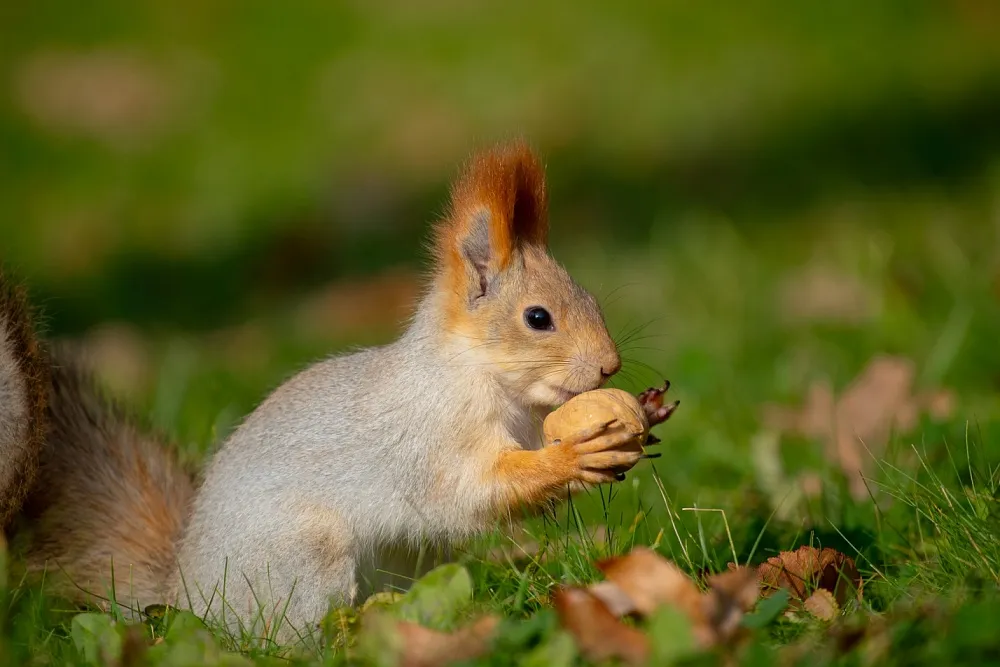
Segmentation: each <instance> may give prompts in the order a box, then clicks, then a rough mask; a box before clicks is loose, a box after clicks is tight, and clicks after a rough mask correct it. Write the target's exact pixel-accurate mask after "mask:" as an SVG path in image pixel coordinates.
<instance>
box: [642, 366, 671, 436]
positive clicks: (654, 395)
mask: <svg viewBox="0 0 1000 667" xmlns="http://www.w3.org/2000/svg"><path fill="white" fill-rule="evenodd" d="M669 389H670V380H664V381H663V387H662V388H657V387H650V388H649V389H647V390H646V391H644V392H642V393H641V394H639V404H640V405H641V406H642V409H643V411H644V412H645V413H646V419H647V420H648V421H649V426H650V428H652V427H654V426H656V425H657V424H662V423H663V422H665V421H667V420H668V419H670V415H672V414H674V411H675V410H677V406H678V405H680V404H681V402H680V401H674V402H673V403H670V404H668V405H664V404H663V395H664V394H666V393H667V390H669ZM659 442H660V439H659V438H657V437H656V436H655V435H653V434H652V433H650V434H649V437H648V438H646V444H647V445H655V444H658V443H659Z"/></svg>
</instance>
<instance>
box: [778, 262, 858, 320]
mask: <svg viewBox="0 0 1000 667" xmlns="http://www.w3.org/2000/svg"><path fill="white" fill-rule="evenodd" d="M877 308H878V302H877V299H876V295H875V294H874V293H873V292H872V291H871V290H870V289H869V288H868V286H866V285H865V284H864V283H862V282H861V281H860V280H858V279H857V278H854V277H853V276H849V275H846V274H844V273H839V272H837V271H834V270H832V269H829V268H825V267H817V266H813V267H809V268H807V269H806V270H805V271H801V272H798V273H796V274H793V275H791V276H789V277H788V278H787V280H785V282H784V284H783V285H782V287H781V290H780V299H779V309H780V312H781V315H782V316H783V317H784V318H785V319H786V320H788V321H790V322H835V323H846V324H857V323H860V322H865V321H867V320H869V319H870V318H871V317H872V316H873V315H874V314H875V313H876V311H877Z"/></svg>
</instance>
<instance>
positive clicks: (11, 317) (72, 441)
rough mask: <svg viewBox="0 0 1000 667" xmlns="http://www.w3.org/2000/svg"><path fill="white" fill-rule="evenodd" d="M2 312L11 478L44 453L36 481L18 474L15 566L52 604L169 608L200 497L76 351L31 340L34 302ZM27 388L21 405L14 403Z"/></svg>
mask: <svg viewBox="0 0 1000 667" xmlns="http://www.w3.org/2000/svg"><path fill="white" fill-rule="evenodd" d="M0 286H2V285H0ZM7 293H8V294H12V293H11V292H9V291H8V292H7ZM0 294H2V293H0ZM10 303H17V304H19V305H20V307H21V308H22V310H20V311H19V310H17V308H10V306H9V305H8V304H10ZM0 306H2V308H0V318H2V320H3V323H4V325H5V326H4V329H0V332H2V333H4V334H5V338H2V339H0V341H4V344H3V346H0V445H2V446H3V449H2V450H0V454H2V455H3V456H4V458H3V459H0V462H2V464H3V469H4V471H5V474H6V469H7V468H8V467H11V465H10V463H9V462H10V461H12V460H13V458H12V457H11V456H8V454H9V453H11V452H16V451H21V450H22V449H25V448H27V447H28V445H29V444H30V443H33V442H35V441H34V440H31V438H38V439H39V440H40V443H41V444H40V446H39V447H37V449H36V454H37V465H36V466H35V468H36V470H35V472H34V474H31V475H29V474H28V473H27V472H25V473H23V474H21V475H20V476H18V473H17V472H15V473H13V479H14V480H15V481H16V482H19V483H20V484H22V485H23V486H24V487H27V488H26V489H25V491H24V493H22V494H21V496H20V497H19V498H17V500H18V501H19V502H17V503H15V505H16V507H14V513H15V516H14V518H13V521H12V522H11V523H10V525H9V527H8V530H7V533H8V535H9V536H10V537H9V541H10V546H11V551H12V556H14V559H15V566H16V565H20V566H21V567H23V568H24V569H25V570H26V573H27V574H28V575H43V576H44V584H45V590H46V591H47V592H49V593H53V594H56V595H59V596H61V597H65V598H68V599H69V600H71V601H74V602H80V603H83V602H89V603H94V602H96V603H98V604H101V605H102V606H105V607H106V606H107V602H108V601H110V600H115V601H116V602H117V603H118V604H119V605H120V606H121V607H123V608H128V609H133V610H134V609H142V608H143V607H145V606H147V605H150V604H155V603H160V602H165V601H167V600H166V593H167V591H166V586H167V581H168V578H169V575H170V573H171V571H172V569H173V567H174V548H175V545H176V543H177V541H178V539H179V537H180V532H181V530H182V529H183V525H184V521H185V518H186V516H187V506H188V503H189V501H190V499H191V497H192V495H193V484H192V482H191V478H190V476H189V475H188V474H187V473H186V472H185V471H184V470H183V468H182V467H181V465H180V464H179V462H178V460H177V458H176V456H175V453H174V450H173V449H172V448H168V447H165V446H164V445H163V444H162V443H161V442H160V440H159V439H157V438H155V437H153V436H152V435H150V434H148V433H146V432H144V431H142V430H140V429H139V428H138V427H136V426H135V425H134V424H133V423H132V422H131V421H130V420H129V419H128V418H127V416H126V415H125V413H124V412H123V411H122V410H121V409H120V408H118V407H117V406H115V405H113V404H112V403H111V402H109V401H107V400H105V399H104V398H103V397H102V396H101V393H100V391H99V390H98V388H97V386H96V384H95V383H94V381H93V380H92V379H91V377H90V375H89V373H87V372H86V371H85V370H84V366H83V365H82V364H80V363H78V362H77V360H76V359H75V358H74V357H73V356H72V355H71V354H69V353H68V351H65V350H61V349H57V350H48V351H45V352H41V351H38V350H37V348H38V346H39V344H38V343H37V341H34V339H33V338H26V336H27V334H24V333H23V332H25V331H27V332H29V333H30V321H29V320H28V318H27V316H26V315H24V316H23V317H19V313H22V312H24V311H23V306H24V303H23V299H20V300H19V301H17V302H14V301H11V300H10V299H9V298H8V300H7V301H5V302H4V301H0ZM11 323H14V325H15V326H11ZM18 326H20V327H21V328H18ZM24 340H29V341H31V342H30V344H28V345H27V346H26V345H25V344H24V342H23V341H24ZM12 369H13V370H12ZM24 369H28V371H25V370H24ZM4 373H6V375H4ZM42 378H44V379H42ZM24 387H27V389H26V390H25V389H23V388H24ZM12 388H13V389H12ZM18 388H22V389H20V391H21V393H20V394H18V393H13V392H14V391H15V390H16V389H18ZM31 392H36V393H39V394H40V396H41V398H39V397H38V396H36V395H35V394H33V393H31ZM22 395H23V396H27V397H30V399H31V400H28V399H27V398H20V397H21V396H22ZM12 397H13V398H12ZM39 403H41V408H39V407H38V405H39ZM23 406H30V409H28V408H25V407H23ZM29 416H30V419H29V418H28V417H29ZM27 458H29V459H30V457H27ZM27 468H28V466H26V465H22V469H23V470H26V469H27ZM10 498H14V496H10ZM3 499H4V500H5V501H6V500H7V499H8V498H7V497H4V498H3ZM22 500H23V502H21V501H22ZM12 506H13V505H12ZM18 510H20V511H19V512H18ZM32 578H33V579H34V578H35V577H34V576H32ZM38 578H41V577H38Z"/></svg>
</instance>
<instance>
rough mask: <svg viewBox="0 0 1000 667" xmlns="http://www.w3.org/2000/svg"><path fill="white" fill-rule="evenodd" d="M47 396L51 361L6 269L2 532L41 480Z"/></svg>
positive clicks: (1, 353) (0, 329) (0, 382)
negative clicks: (37, 473)
mask: <svg viewBox="0 0 1000 667" xmlns="http://www.w3.org/2000/svg"><path fill="white" fill-rule="evenodd" d="M47 397H48V364H47V362H46V360H45V358H44V352H43V350H42V348H41V345H40V344H39V342H38V339H37V338H36V337H35V331H34V326H33V322H32V318H31V312H30V311H29V309H28V304H27V300H26V299H25V295H24V292H23V290H21V289H20V288H19V287H17V286H15V285H13V284H11V283H10V282H8V280H7V279H6V278H5V277H4V275H3V273H2V272H0V530H6V528H7V527H8V525H9V524H10V521H11V519H13V517H14V515H15V514H17V512H18V510H20V509H21V504H22V503H23V502H24V498H25V496H27V494H28V491H29V490H30V489H31V486H32V484H33V482H34V480H35V473H36V471H37V469H38V455H39V452H40V451H41V449H42V441H43V439H44V437H45V405H46V399H47Z"/></svg>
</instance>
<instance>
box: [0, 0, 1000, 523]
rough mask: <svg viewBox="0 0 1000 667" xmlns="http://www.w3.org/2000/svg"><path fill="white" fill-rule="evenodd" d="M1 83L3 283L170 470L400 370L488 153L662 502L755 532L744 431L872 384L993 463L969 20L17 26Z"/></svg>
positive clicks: (430, 5)
mask: <svg viewBox="0 0 1000 667" xmlns="http://www.w3.org/2000/svg"><path fill="white" fill-rule="evenodd" d="M0 82H2V89H0V90H2V93H0V156H2V161H0V203H2V212H0V247H2V249H0V256H2V259H3V261H5V262H6V263H7V265H8V266H9V268H10V269H12V270H13V271H14V272H16V273H17V274H18V275H20V276H22V277H23V278H24V279H25V281H26V282H27V283H28V284H29V285H30V288H31V291H32V293H33V294H34V296H35V297H36V299H37V300H38V302H39V303H40V304H41V305H42V306H43V307H44V309H45V312H46V315H47V320H46V322H47V326H48V328H49V330H50V332H51V333H52V335H53V336H56V337H70V338H73V339H76V340H78V341H81V342H82V343H83V344H85V345H87V346H88V348H89V350H90V352H91V355H92V358H93V359H94V363H95V365H97V366H98V367H99V369H100V371H101V373H102V375H103V376H104V378H105V380H106V381H107V382H108V383H109V385H111V386H112V388H113V389H114V390H115V391H117V392H118V393H121V394H127V395H128V396H130V397H131V399H132V400H133V402H135V403H136V404H137V405H138V407H139V408H140V409H141V411H142V412H144V413H148V414H150V415H151V419H152V421H153V422H154V423H155V424H156V425H158V426H160V427H161V428H163V429H165V430H166V431H167V432H168V433H169V434H171V435H172V436H174V437H175V438H176V439H177V441H178V443H179V446H180V447H181V448H182V449H183V450H184V451H185V452H187V453H189V454H190V455H191V456H194V457H197V456H200V454H201V453H202V452H204V451H205V449H206V448H207V447H209V446H210V445H212V444H213V443H215V442H217V440H218V438H219V437H221V436H222V435H224V434H225V432H226V431H228V429H230V428H232V426H233V425H234V424H235V423H236V421H237V420H238V419H239V417H240V416H241V415H242V414H245V413H246V412H247V411H248V410H249V409H251V408H252V407H253V405H254V404H255V403H256V402H257V401H258V400H260V399H261V398H262V397H263V396H264V394H265V393H266V392H267V390H268V389H270V388H271V387H273V386H275V385H276V384H277V383H278V382H280V381H281V380H282V379H283V378H284V377H286V376H288V375H289V374H290V373H292V372H293V371H295V370H296V369H298V368H300V367H301V366H302V365H303V364H305V363H307V362H308V361H310V360H312V359H315V358H316V357H317V356H319V355H321V354H326V353H329V352H332V351H337V350H340V349H343V348H345V347H347V346H351V345H358V344H369V343H378V342H382V341H386V340H389V339H391V337H393V336H394V335H395V334H396V333H397V332H398V331H399V322H400V321H401V319H402V318H403V317H405V315H406V313H407V308H408V304H409V303H410V301H411V299H412V295H413V293H412V290H413V285H414V282H413V281H414V277H413V276H414V273H415V272H416V271H419V270H420V267H421V263H422V262H423V260H424V258H423V256H422V253H421V251H420V249H421V240H422V239H423V238H424V233H425V231H426V226H427V223H429V222H430V221H432V220H433V219H434V218H435V217H436V216H437V215H438V214H439V213H440V212H441V211H442V210H443V205H444V202H445V196H446V191H447V183H448V181H449V179H450V178H451V177H452V175H453V174H454V172H455V169H456V167H457V166H458V164H459V163H460V162H461V161H462V160H463V159H464V158H465V157H466V156H467V155H468V153H469V152H470V151H471V150H473V149H474V148H476V147H479V146H482V145H483V144H485V143H489V142H492V141H494V140H496V139H501V138H505V137H509V136H513V135H523V136H526V137H527V138H528V139H529V140H530V141H532V142H533V143H534V144H535V145H536V146H537V147H538V149H539V150H540V151H541V152H542V154H543V155H544V156H545V159H546V162H547V165H548V170H549V175H550V187H551V206H552V214H551V218H552V225H553V248H554V253H555V255H556V256H557V257H558V258H559V259H560V260H562V261H563V262H564V263H566V264H567V265H568V267H569V268H570V269H571V271H572V272H573V273H574V274H575V275H576V276H577V277H578V279H579V280H580V282H582V283H583V284H584V285H586V286H587V287H589V288H591V289H592V290H593V291H594V292H595V293H596V294H598V296H599V297H601V299H602V301H603V302H604V304H605V307H606V311H607V316H608V320H609V323H610V325H611V327H612V329H613V330H614V332H616V333H617V334H619V335H620V336H626V334H628V333H629V332H633V334H632V340H631V342H630V343H629V344H628V345H626V346H625V347H626V348H627V349H626V357H627V358H628V362H627V363H626V369H625V370H626V372H625V373H624V374H623V376H622V378H621V379H620V384H621V385H622V386H627V387H630V388H634V389H640V388H642V387H644V386H646V385H648V384H651V383H654V382H658V381H659V378H660V377H662V376H665V377H668V378H669V379H670V380H672V381H673V383H674V387H675V388H674V389H673V390H672V393H674V394H675V395H676V396H677V397H678V398H681V400H682V402H683V406H682V409H681V410H680V411H679V412H678V414H677V415H676V416H675V418H674V419H673V420H672V421H671V423H670V425H669V426H668V427H664V431H663V434H664V438H665V440H666V442H665V445H664V446H665V447H667V448H669V449H668V450H667V451H668V452H669V457H668V458H665V459H663V460H662V461H664V462H667V463H660V464H659V467H658V470H659V473H660V475H661V476H662V477H663V479H664V482H665V484H666V485H667V487H668V488H669V489H670V491H671V493H675V494H676V497H677V498H678V502H680V503H682V504H684V505H685V506H686V505H691V504H695V503H701V504H702V505H703V506H704V505H705V504H708V505H710V506H716V507H724V508H728V509H729V510H730V511H736V510H738V509H740V508H742V509H744V510H746V511H747V512H750V511H751V510H750V509H748V508H749V506H748V505H744V504H743V503H745V502H747V501H746V497H747V494H748V493H752V491H750V490H749V489H753V488H754V482H753V481H752V480H753V472H752V453H751V445H750V443H751V440H752V438H753V436H754V434H755V433H756V432H757V430H758V429H759V426H760V420H761V406H762V405H763V404H765V403H768V402H781V403H788V404H793V405H794V404H796V403H798V402H800V401H801V400H802V398H803V396H804V395H805V393H806V391H807V389H808V387H809V385H810V383H811V382H813V381H814V380H816V379H818V378H829V379H830V380H831V381H832V382H833V383H834V385H835V386H836V387H837V388H838V389H839V388H842V387H843V386H844V385H845V384H846V383H847V382H849V381H850V379H851V378H852V377H854V376H855V375H856V374H857V373H858V372H859V371H860V370H861V369H862V367H863V366H864V364H865V363H866V362H867V361H868V360H869V359H870V358H871V357H872V356H873V355H876V354H879V353H891V354H899V355H903V356H906V357H908V358H910V359H912V360H913V361H914V362H915V363H916V365H917V368H918V379H917V381H918V384H919V386H920V387H924V388H932V387H937V386H948V387H951V388H953V389H954V390H955V392H956V394H957V403H956V405H957V409H956V412H955V414H954V418H953V419H952V421H951V422H949V423H946V424H934V423H929V422H928V423H922V425H921V427H922V428H921V430H920V431H919V433H921V434H922V435H918V436H916V439H917V440H922V441H926V442H930V443H940V442H944V441H952V442H957V443H962V442H963V441H964V439H965V437H966V435H965V434H966V432H967V428H969V426H970V424H971V425H972V426H971V429H972V431H973V432H974V433H975V434H976V435H975V438H974V439H975V440H976V442H977V443H980V444H981V446H982V447H986V448H988V447H989V446H990V445H989V443H990V442H1000V440H998V439H997V438H996V437H995V434H996V426H995V425H996V418H997V417H998V416H1000V405H998V401H997V388H998V384H1000V346H998V345H997V341H998V340H1000V308H998V303H997V300H998V290H1000V236H998V232H1000V4H998V3H996V2H995V1H993V0H948V1H937V2H930V1H926V2H924V1H920V0H906V1H902V0H886V1H884V2H878V3H872V2H861V1H860V0H845V1H843V2H838V3H802V2H778V1H776V0H772V1H765V0H750V1H747V2H742V3H731V4H728V5H726V6H725V7H723V6H720V5H714V4H711V3H703V2H687V1H671V2H661V3H651V2H650V3H610V2H608V3H604V2H597V1H595V0H586V1H582V2H576V3H558V4H557V3H538V2H526V1H523V0H509V1H508V2H504V3H487V2H480V1H477V0H473V1H471V2H456V1H454V0H426V1H423V2H403V1H400V0H372V1H370V2H353V1H352V2H320V1H318V0H316V1H312V2H309V1H305V0H297V1H295V2H282V3H278V2H270V1H265V0H240V1H239V2H235V1H209V2H192V1H191V0H170V1H169V2H168V1H166V0H147V1H146V2H142V3H137V2H125V1H124V0H121V1H114V0H97V1H95V2H91V3H87V4H86V5H85V6H83V5H78V4H75V3H67V2H63V1H61V0H35V1H33V2H21V3H16V2H7V3H3V6H2V7H0ZM925 421H926V420H925ZM991 433H992V434H994V436H991V435H990V434H991ZM911 441H913V439H912V438H911V439H910V440H908V441H906V442H907V443H909V442H911ZM783 457H784V465H786V466H788V468H789V470H792V471H794V470H797V469H803V470H806V469H810V468H818V469H821V470H822V469H824V468H823V467H822V465H821V462H822V449H821V447H820V446H819V445H818V444H817V443H810V442H807V441H794V440H793V441H792V446H790V447H786V448H785V450H784V453H783ZM637 479H640V480H641V479H643V478H642V477H641V476H640V477H639V478H637ZM748 480H750V481H748ZM758 481H759V480H758ZM634 492H635V493H636V494H639V496H642V495H643V494H646V495H647V496H648V498H647V501H648V504H655V502H658V501H656V498H657V497H658V493H657V489H656V487H655V486H653V485H651V484H648V483H645V482H643V483H641V484H638V485H637V486H636V487H635V489H634ZM626 519H627V517H626ZM755 525H759V524H755ZM747 530H748V531H750V528H748V529H747ZM750 532H751V533H752V531H750ZM751 537H752V535H751Z"/></svg>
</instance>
